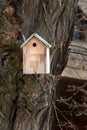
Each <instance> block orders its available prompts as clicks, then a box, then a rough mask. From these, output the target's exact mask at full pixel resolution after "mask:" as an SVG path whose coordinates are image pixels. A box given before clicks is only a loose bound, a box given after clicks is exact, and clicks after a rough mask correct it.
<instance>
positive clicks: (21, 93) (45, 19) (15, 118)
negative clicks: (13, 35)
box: [0, 0, 77, 130]
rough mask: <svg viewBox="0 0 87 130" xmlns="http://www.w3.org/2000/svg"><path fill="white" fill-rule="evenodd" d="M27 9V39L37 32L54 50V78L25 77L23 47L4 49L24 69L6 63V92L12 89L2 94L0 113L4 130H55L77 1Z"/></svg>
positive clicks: (30, 1)
mask: <svg viewBox="0 0 87 130" xmlns="http://www.w3.org/2000/svg"><path fill="white" fill-rule="evenodd" d="M23 5H24V7H23V8H24V23H23V25H22V34H23V35H24V37H25V38H26V39H27V38H28V36H30V35H31V34H32V33H35V32H36V33H38V34H39V35H40V36H42V37H43V38H44V39H46V40H47V41H48V42H49V43H50V44H51V45H52V46H53V47H52V49H51V63H50V64H51V74H49V75H23V72H22V60H21V57H22V56H21V55H22V52H20V51H19V50H20V49H19V46H18V45H17V46H16V47H15V46H14V47H13V46H12V48H10V47H6V48H4V50H6V52H7V53H10V54H12V55H13V57H14V55H16V58H15V59H14V60H15V61H16V60H20V63H21V66H20V68H18V67H17V68H15V67H14V65H13V64H14V63H13V61H11V58H8V59H7V60H5V61H4V65H3V66H1V74H0V75H1V78H2V77H3V78H2V79H1V80H0V81H1V85H2V86H3V87H2V88H3V89H6V88H7V87H8V88H9V89H7V92H6V90H5V91H4V90H1V91H0V92H1V93H2V94H1V95H2V96H3V99H4V101H2V99H1V103H2V104H1V107H3V109H1V110H3V111H2V112H1V113H0V121H1V126H0V129H1V130H2V129H3V130H12V129H13V130H51V129H53V127H52V120H53V109H54V102H55V99H56V98H55V93H56V85H57V83H58V80H59V78H60V77H59V75H60V74H61V73H62V71H63V69H64V67H65V66H66V63H67V60H68V54H69V50H68V46H69V44H70V41H71V40H72V35H73V28H74V20H75V15H76V9H77V0H54V1H52V0H50V1H48V0H44V1H43V0H25V1H24V4H23ZM3 53H4V52H3ZM5 55H6V53H5ZM7 56H8V55H7ZM10 57H11V55H10ZM11 63H13V64H11ZM5 68H8V70H7V69H6V70H5ZM5 83H6V84H5ZM4 92H5V93H4ZM4 95H5V96H4ZM9 100H10V102H9ZM4 103H5V107H4ZM7 104H8V105H7ZM2 113H4V114H2ZM4 115H5V116H4Z"/></svg>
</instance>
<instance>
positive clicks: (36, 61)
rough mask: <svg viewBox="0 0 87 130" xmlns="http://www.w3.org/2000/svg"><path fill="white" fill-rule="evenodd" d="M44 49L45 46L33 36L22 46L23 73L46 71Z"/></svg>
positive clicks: (45, 49) (45, 48)
mask: <svg viewBox="0 0 87 130" xmlns="http://www.w3.org/2000/svg"><path fill="white" fill-rule="evenodd" d="M46 51H47V47H46V46H45V45H44V44H43V43H42V42H41V41H40V40H38V39H37V38H35V37H33V38H32V39H31V40H30V41H29V42H28V43H27V44H26V45H25V46H24V47H23V73H24V74H34V73H37V74H42V73H46V65H47V63H46V62H47V60H46V59H47V58H46Z"/></svg>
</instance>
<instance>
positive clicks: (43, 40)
mask: <svg viewBox="0 0 87 130" xmlns="http://www.w3.org/2000/svg"><path fill="white" fill-rule="evenodd" d="M33 37H35V38H37V39H38V40H40V41H41V42H42V43H43V44H44V45H45V46H47V47H49V48H50V47H52V45H51V44H49V43H48V42H47V41H46V40H45V39H43V38H42V37H41V36H40V35H38V34H37V33H33V34H32V35H31V36H30V37H29V38H28V39H27V40H25V42H24V43H23V44H22V45H21V48H22V47H23V46H25V45H26V44H27V43H28V42H29V41H30V40H31V39H32V38H33Z"/></svg>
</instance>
